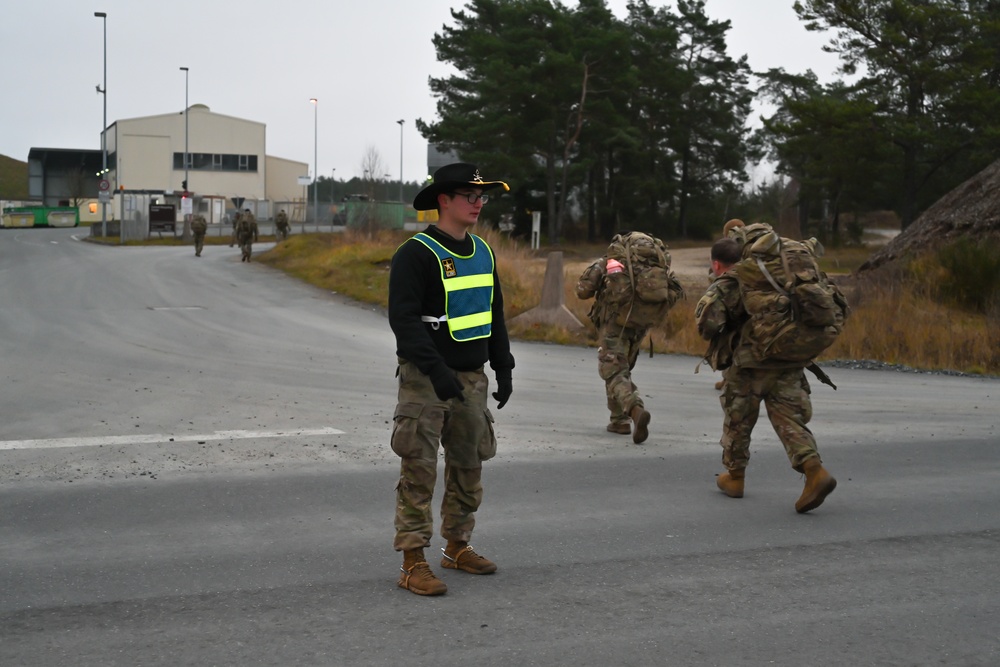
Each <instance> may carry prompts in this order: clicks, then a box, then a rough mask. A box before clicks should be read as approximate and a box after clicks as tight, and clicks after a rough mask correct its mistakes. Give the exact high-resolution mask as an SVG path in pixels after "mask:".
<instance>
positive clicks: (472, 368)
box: [389, 163, 514, 595]
mask: <svg viewBox="0 0 1000 667" xmlns="http://www.w3.org/2000/svg"><path fill="white" fill-rule="evenodd" d="M498 189H500V190H502V191H507V190H509V189H510V188H509V187H508V186H507V184H506V183H504V182H502V181H484V180H483V179H482V178H481V177H480V175H479V170H478V169H477V168H476V166H475V165H472V164H467V163H457V164H450V165H447V166H444V167H441V168H440V169H438V170H437V171H436V172H435V173H434V178H433V180H432V181H431V183H429V184H428V185H427V186H426V187H425V188H424V189H423V190H421V191H420V192H419V193H418V194H417V196H416V198H415V199H414V200H413V207H414V208H415V209H417V210H418V211H430V210H435V209H436V210H437V212H438V221H437V223H435V224H432V225H429V226H428V227H427V228H426V229H425V230H424V231H422V232H420V233H419V234H416V235H415V236H413V237H412V238H410V239H408V240H407V241H405V242H404V243H403V244H402V245H400V246H399V248H398V249H397V250H396V253H395V255H394V256H393V258H392V266H391V269H390V272H389V325H390V326H391V327H392V331H393V333H394V334H395V337H396V356H397V361H398V364H399V366H398V368H397V376H398V379H399V395H398V403H397V405H396V410H395V414H394V417H393V428H392V440H391V444H392V449H393V451H394V452H395V453H396V454H397V455H398V456H399V457H400V459H401V470H400V477H399V484H398V485H397V487H396V517H395V530H396V534H395V539H394V540H393V548H394V549H395V550H396V551H402V552H403V564H402V567H400V577H399V581H398V584H399V586H400V587H401V588H404V589H406V590H409V591H411V592H413V593H417V594H419V595H440V594H442V593H445V592H446V591H447V586H446V585H445V583H444V582H443V581H441V580H440V579H438V578H437V576H435V574H434V572H433V571H432V570H431V568H430V565H429V564H428V563H427V561H426V560H425V558H424V549H425V548H426V547H429V546H430V542H431V537H432V535H433V516H432V511H431V498H432V496H433V495H434V485H435V481H436V479H437V459H438V449H439V447H440V448H441V449H443V450H444V459H445V465H444V498H443V500H442V503H441V536H442V537H443V538H444V539H445V540H446V541H447V544H446V546H445V547H444V548H442V550H441V551H442V552H443V553H442V560H441V567H444V568H448V569H455V570H459V571H463V572H468V573H471V574H490V573H492V572H495V571H496V569H497V566H496V564H495V563H493V562H492V561H490V560H489V559H487V558H486V557H484V556H482V555H480V554H478V553H477V552H476V551H475V550H474V549H473V548H472V547H471V546H470V545H469V541H470V539H471V536H472V530H473V528H474V526H475V514H476V510H478V509H479V505H480V503H481V502H482V497H483V486H482V466H483V461H486V460H488V459H490V458H492V457H493V456H494V454H496V447H497V443H496V438H495V436H494V432H493V415H492V413H491V412H490V409H489V407H488V406H487V403H486V400H487V396H488V394H489V379H488V378H487V375H486V372H485V365H486V363H487V362H489V365H490V368H491V369H492V370H493V372H494V374H495V376H496V384H497V388H496V391H494V392H493V398H495V399H496V400H497V409H500V408H502V407H503V406H504V405H505V404H506V403H507V400H508V399H509V398H510V395H511V391H512V384H511V371H512V370H513V368H514V357H513V356H512V355H511V352H510V341H509V339H508V337H507V325H506V323H505V321H504V314H503V293H502V291H501V289H500V280H499V278H498V276H497V269H496V258H495V257H494V255H493V250H492V249H491V248H490V246H489V245H488V244H487V243H486V241H484V240H483V239H481V238H480V237H478V236H476V235H475V234H473V233H471V229H472V228H473V227H474V226H475V225H476V222H477V221H478V220H479V214H480V212H481V211H482V208H483V205H484V204H485V203H486V202H487V200H488V199H489V195H488V194H486V193H487V192H488V191H490V190H498Z"/></svg>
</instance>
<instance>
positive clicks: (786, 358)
mask: <svg viewBox="0 0 1000 667" xmlns="http://www.w3.org/2000/svg"><path fill="white" fill-rule="evenodd" d="M726 231H727V233H728V235H729V237H731V238H733V239H734V240H736V242H737V243H738V245H739V247H740V261H739V262H737V263H736V264H735V265H733V266H732V268H730V269H729V270H721V269H722V267H720V271H718V272H717V273H718V274H719V275H718V277H717V278H716V280H715V281H714V282H713V283H712V285H711V286H710V287H709V289H708V291H707V292H706V293H705V295H704V296H703V297H702V298H701V300H700V301H699V302H698V305H697V307H696V308H695V320H696V321H697V325H698V332H699V333H700V334H701V336H702V337H703V338H705V339H706V340H708V341H710V346H709V351H708V353H707V354H706V357H705V360H706V361H707V362H708V363H709V364H710V365H711V366H712V368H713V369H714V370H720V369H721V370H724V374H723V377H724V379H725V386H724V388H723V393H722V396H721V397H720V401H721V403H722V408H723V412H724V413H725V417H724V420H723V428H722V439H721V441H720V444H721V445H722V464H723V466H724V467H725V468H726V471H725V472H723V473H722V474H721V475H719V476H718V478H717V479H716V485H717V486H718V487H719V489H720V490H721V491H722V492H723V493H725V494H726V495H727V496H729V497H731V498H742V497H743V492H744V484H745V475H746V468H747V464H748V462H749V460H750V435H751V432H752V431H753V428H754V426H755V425H756V423H757V419H758V417H759V416H760V404H761V402H763V403H764V404H765V406H766V407H767V415H768V419H770V421H771V425H772V426H773V427H774V430H775V432H776V433H777V434H778V438H779V439H780V440H781V444H782V445H783V446H784V448H785V453H786V454H787V456H788V460H789V462H790V463H791V466H792V468H793V469H794V470H796V471H798V472H800V473H804V474H805V476H806V481H805V487H804V488H803V490H802V494H801V496H800V497H799V499H798V500H797V501H796V503H795V510H796V511H797V512H799V513H804V512H808V511H810V510H813V509H816V508H817V507H819V506H820V505H821V504H822V503H823V501H824V499H825V498H826V497H827V496H828V495H829V494H830V493H832V492H833V490H834V488H836V486H837V480H836V479H834V477H833V476H832V475H830V473H829V472H827V470H826V469H825V468H824V467H823V462H822V460H821V459H820V456H819V452H818V451H817V450H816V439H815V438H814V437H813V434H812V432H811V431H810V430H809V428H808V426H806V425H807V424H808V423H809V420H810V419H811V417H812V403H811V400H810V391H811V390H810V387H809V382H808V381H807V380H806V376H805V373H804V370H805V369H806V368H808V369H809V370H810V371H812V372H813V373H815V374H816V375H817V377H818V378H819V379H820V380H821V381H822V382H824V383H826V384H830V385H831V386H833V383H832V382H830V379H829V378H828V377H827V376H826V374H825V373H823V371H822V370H820V369H819V367H818V366H816V364H815V363H814V360H815V358H816V357H817V356H818V355H819V354H820V353H821V352H823V350H825V349H826V348H828V347H829V346H830V345H831V344H832V343H833V341H834V340H835V339H836V337H837V336H838V335H839V333H840V332H841V331H842V329H843V326H844V320H845V319H846V318H847V315H848V308H847V301H846V299H845V298H844V296H843V294H842V293H841V292H840V290H839V289H838V288H837V286H836V285H834V284H833V283H831V282H830V281H829V280H828V279H827V277H826V274H825V273H823V272H822V271H820V269H819V267H818V265H817V263H816V258H817V256H818V255H819V254H821V251H822V247H821V246H820V245H819V243H818V242H817V241H816V240H815V239H810V240H809V241H792V240H790V239H786V238H782V237H780V236H779V235H778V234H777V233H775V232H774V230H773V229H771V227H770V225H766V224H763V223H755V224H752V225H749V226H745V225H743V224H742V223H740V224H738V225H732V224H731V223H727V230H726ZM714 251H715V248H714V247H713V255H714V254H715V252H714ZM714 259H715V257H714V256H713V260H714ZM713 265H714V262H713ZM834 389H836V387H834Z"/></svg>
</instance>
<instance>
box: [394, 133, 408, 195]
mask: <svg viewBox="0 0 1000 667" xmlns="http://www.w3.org/2000/svg"><path fill="white" fill-rule="evenodd" d="M396 122H397V123H399V202H400V203H403V123H405V122H406V121H405V120H403V119H402V118H400V119H399V120H397V121H396Z"/></svg>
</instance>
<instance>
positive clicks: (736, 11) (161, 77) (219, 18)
mask: <svg viewBox="0 0 1000 667" xmlns="http://www.w3.org/2000/svg"><path fill="white" fill-rule="evenodd" d="M626 1H627V0H610V1H609V6H610V7H611V8H612V10H613V11H614V12H615V13H616V14H617V15H618V16H623V15H624V13H625V5H626ZM4 4H5V6H4V11H3V17H2V18H0V53H2V54H3V59H2V62H3V80H2V89H0V153H2V154H4V155H7V156H10V157H13V158H16V159H18V160H22V161H24V160H27V158H28V151H29V149H30V148H32V147H46V148H90V149H100V130H101V125H102V120H103V103H102V99H101V95H99V94H98V93H97V92H96V89H95V86H96V85H98V84H103V63H104V54H103V44H104V42H103V40H104V33H103V20H102V19H101V18H97V17H95V16H94V12H106V13H107V15H108V16H107V68H108V71H107V86H108V98H107V103H108V111H107V113H108V124H109V125H110V124H111V123H112V122H114V121H115V120H116V119H119V118H135V117H139V116H150V115H156V114H162V113H169V112H172V111H177V112H181V111H182V110H183V108H184V93H185V81H184V72H182V71H180V67H188V68H190V72H189V80H188V99H189V102H190V103H191V104H205V105H207V106H208V107H210V108H211V109H212V111H215V112H218V113H222V114H226V115H231V116H237V117H240V118H246V119H249V120H254V121H259V122H263V123H266V125H267V152H268V154H269V155H274V156H277V157H282V158H287V159H291V160H298V161H301V162H305V163H308V164H309V169H310V173H311V171H312V169H313V164H314V146H315V145H316V144H317V143H318V166H319V173H320V175H323V176H327V177H329V176H335V177H336V178H338V179H347V178H350V177H352V176H360V175H361V166H360V165H361V162H362V157H363V155H364V153H365V151H366V149H367V148H368V147H369V146H372V147H374V148H375V149H376V150H377V151H378V152H379V154H380V156H381V158H382V161H383V163H384V164H385V166H386V171H387V173H388V174H389V175H390V177H391V178H393V179H396V178H398V177H399V172H400V144H401V143H402V155H403V177H404V178H405V179H406V180H407V181H414V180H422V179H423V178H424V177H425V176H426V171H427V167H426V153H427V142H426V141H425V140H424V138H423V137H421V136H420V134H419V133H418V132H417V130H416V127H415V125H414V122H413V121H414V119H415V118H422V119H424V120H425V121H431V120H433V119H434V118H435V101H434V99H433V98H432V97H431V95H430V92H429V88H428V85H427V80H428V77H431V76H442V75H444V74H446V73H448V72H449V71H450V70H449V69H448V66H447V65H445V64H442V63H439V62H438V61H437V58H436V55H435V52H434V47H433V45H432V43H431V38H432V36H433V35H434V33H435V32H440V30H441V27H442V26H443V25H444V24H447V23H450V22H451V15H450V13H449V8H451V7H460V6H463V5H464V0H285V1H284V2H273V0H239V1H233V0H170V1H169V2H152V1H151V0H93V1H92V2H87V1H83V0H15V1H12V2H9V3H4ZM564 4H566V5H568V6H573V5H575V2H574V1H573V0H564ZM663 4H668V3H663ZM792 4H793V1H792V0H707V3H706V10H707V12H708V14H709V15H710V16H711V17H713V18H715V19H718V20H725V19H728V20H731V21H732V29H731V30H730V32H729V34H728V40H727V41H728V44H729V48H730V55H732V56H733V57H739V56H741V55H743V54H746V55H747V56H748V57H749V62H750V66H751V67H752V68H753V69H755V70H766V69H769V68H772V67H784V68H785V69H786V70H788V71H791V72H799V73H801V72H804V71H805V70H806V69H812V70H813V71H814V72H815V73H816V74H817V75H818V76H819V78H820V80H821V81H824V82H826V81H830V80H832V79H833V78H834V72H835V70H836V66H837V60H836V58H835V57H834V56H832V55H830V54H826V53H824V52H823V51H822V50H821V47H822V45H823V44H824V43H826V41H827V39H828V38H827V37H826V36H823V35H820V34H817V33H808V32H806V30H805V29H804V28H803V27H802V24H801V23H800V22H799V21H798V19H797V17H796V16H795V12H794V11H793V10H792ZM312 97H315V98H318V99H319V106H318V110H317V111H316V112H315V113H316V115H315V116H314V107H313V105H311V104H310V102H309V99H310V98H312ZM399 119H403V120H404V121H405V123H404V125H403V128H402V137H401V132H400V126H399V125H398V124H397V122H396V121H397V120H399ZM317 137H318V142H317V141H316V138H317ZM401 139H402V142H401V141H400V140H401ZM191 150H192V151H197V147H196V146H192V147H191ZM334 170H336V172H334Z"/></svg>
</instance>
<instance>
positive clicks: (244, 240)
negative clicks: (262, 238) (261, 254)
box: [235, 208, 257, 262]
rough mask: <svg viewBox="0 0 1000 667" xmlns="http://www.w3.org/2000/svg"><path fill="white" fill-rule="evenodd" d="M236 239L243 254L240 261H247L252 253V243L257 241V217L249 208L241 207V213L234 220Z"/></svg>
mask: <svg viewBox="0 0 1000 667" xmlns="http://www.w3.org/2000/svg"><path fill="white" fill-rule="evenodd" d="M235 231H236V240H237V241H238V242H239V244H240V251H241V252H242V254H243V256H242V258H241V259H240V261H242V262H249V261H250V255H252V254H253V244H254V243H256V241H257V219H256V218H255V217H254V215H253V213H252V212H251V211H250V209H248V208H247V209H243V214H242V215H241V216H240V217H239V219H238V220H237V222H236V230H235Z"/></svg>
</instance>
